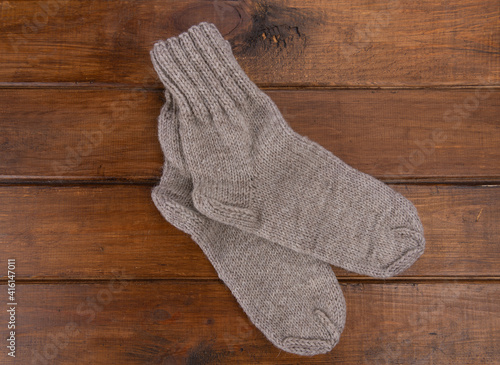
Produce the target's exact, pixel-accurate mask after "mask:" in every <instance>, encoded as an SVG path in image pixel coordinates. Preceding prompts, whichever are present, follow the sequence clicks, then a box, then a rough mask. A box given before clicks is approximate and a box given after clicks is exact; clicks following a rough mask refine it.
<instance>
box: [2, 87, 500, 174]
mask: <svg viewBox="0 0 500 365" xmlns="http://www.w3.org/2000/svg"><path fill="white" fill-rule="evenodd" d="M268 94H269V95H270V96H271V97H272V99H273V100H274V101H275V102H276V103H277V105H278V107H279V108H280V110H281V111H282V113H283V115H284V117H285V118H286V119H287V120H288V122H289V123H290V125H291V126H292V128H293V129H295V130H296V131H297V132H298V133H300V134H303V135H306V136H308V137H309V138H311V139H312V140H314V141H316V142H318V143H320V144H321V145H323V146H324V147H325V148H326V149H328V150H329V151H331V152H333V153H334V154H335V155H337V156H338V157H340V158H341V159H343V160H344V161H345V162H346V163H348V164H350V165H352V166H354V167H355V168H358V169H359V170H361V171H363V172H366V173H368V174H371V175H374V176H376V177H378V178H381V179H383V180H385V181H395V180H397V181H402V180H415V179H418V180H419V181H433V182H435V181H461V182H463V181H476V182H478V181H488V182H491V181H500V163H499V162H500V121H499V118H498V110H499V106H500V91H498V90H492V89H464V90H447V91H445V90H433V91H429V90H399V91H388V90H385V91H383V90H378V91H374V90H372V91H370V90H335V91H332V90H330V91H268ZM162 95H163V94H162V93H161V92H155V91H151V90H149V91H148V90H135V91H122V90H99V91H82V90H50V89H45V90H39V89H35V90H29V89H16V90H7V89H4V90H0V110H2V113H1V115H0V126H1V131H2V133H1V134H0V146H1V148H0V179H1V180H7V181H13V180H21V181H29V180H44V179H50V180H54V179H57V180H89V181H126V182H144V181H146V182H153V181H157V180H158V179H159V176H160V173H161V166H162V161H163V155H162V153H161V150H160V146H159V143H158V139H157V135H156V129H157V126H156V123H157V122H156V118H157V116H158V114H159V112H160V109H161V106H162V103H163V99H162Z"/></svg>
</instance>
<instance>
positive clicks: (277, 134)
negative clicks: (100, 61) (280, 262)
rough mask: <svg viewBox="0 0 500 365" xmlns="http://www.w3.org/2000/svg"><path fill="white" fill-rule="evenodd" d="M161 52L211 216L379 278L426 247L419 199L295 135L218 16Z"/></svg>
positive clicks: (197, 185) (159, 62) (197, 192)
mask: <svg viewBox="0 0 500 365" xmlns="http://www.w3.org/2000/svg"><path fill="white" fill-rule="evenodd" d="M152 55H153V58H154V59H155V60H156V61H155V62H156V67H157V72H158V74H159V75H160V77H161V78H162V80H163V82H164V84H165V85H166V87H167V89H168V90H169V91H170V92H171V93H172V97H173V98H174V99H175V100H176V101H177V102H178V105H179V116H180V126H179V130H180V138H181V140H182V148H183V151H184V155H185V159H186V163H187V168H188V170H189V173H190V175H191V177H192V179H193V184H194V188H193V193H192V197H193V202H194V205H195V207H196V209H197V210H198V211H200V212H201V213H202V214H204V215H206V216H208V217H210V218H212V219H215V220H217V221H219V222H222V223H225V224H228V225H231V226H234V227H237V228H239V229H241V230H244V231H246V232H248V233H251V234H253V235H256V236H259V237H262V238H264V239H266V240H269V241H272V242H275V243H278V244H280V245H282V246H285V247H287V248H290V249H293V250H295V251H297V252H300V253H303V254H307V255H310V256H312V257H315V258H318V259H320V260H322V261H325V262H328V263H331V264H333V265H336V266H340V267H342V268H344V269H347V270H350V271H354V272H357V273H360V274H365V275H370V276H374V277H382V278H384V277H389V276H393V275H396V274H398V273H400V272H402V271H403V270H405V269H406V268H408V267H409V266H410V265H412V264H413V262H415V261H416V260H417V258H418V257H419V256H420V255H421V254H422V253H423V251H424V246H425V240H424V236H423V228H422V224H421V222H420V220H419V218H418V214H417V211H416V209H415V207H414V206H413V205H412V204H411V203H410V202H409V201H408V200H407V199H405V198H404V197H403V196H402V195H401V194H399V193H397V192H395V191H394V190H392V189H391V188H389V187H388V186H387V185H385V184H383V183H382V182H380V181H378V180H376V179H375V178H373V177H371V176H368V175H366V174H364V173H362V172H360V171H357V170H355V169H354V168H352V167H350V166H348V165H347V164H345V163H344V162H343V161H341V160H340V159H339V158H337V157H336V156H334V155H333V154H332V153H330V152H329V151H327V150H325V149H324V148H323V147H321V146H320V145H319V144H317V143H315V142H313V141H311V140H309V139H307V138H306V137H303V136H300V135H298V134H297V133H295V132H294V131H293V130H292V129H291V128H290V126H289V125H288V124H287V122H286V121H285V120H284V119H283V117H282V115H281V113H280V112H279V110H278V108H277V107H276V105H275V104H274V102H273V101H272V100H271V99H270V98H269V97H268V96H267V95H266V94H265V93H264V92H262V91H261V90H259V88H258V87H257V86H256V85H255V84H254V83H253V82H252V81H251V80H250V79H249V78H248V77H247V75H246V74H245V72H244V71H243V70H242V69H241V67H240V66H239V65H238V63H237V61H236V59H235V58H234V56H233V54H232V51H231V46H230V44H229V42H227V41H225V40H224V38H223V37H222V36H221V34H220V33H219V32H218V30H217V28H216V27H215V26H214V25H213V24H209V23H201V24H199V25H198V26H193V27H191V28H190V29H189V30H188V31H187V32H185V33H182V34H181V35H179V36H178V37H174V38H170V39H167V40H166V41H160V42H158V43H156V44H155V47H154V50H153V52H152Z"/></svg>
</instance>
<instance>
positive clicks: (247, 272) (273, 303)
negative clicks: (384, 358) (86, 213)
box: [152, 92, 346, 355]
mask: <svg viewBox="0 0 500 365" xmlns="http://www.w3.org/2000/svg"><path fill="white" fill-rule="evenodd" d="M166 97H167V102H166V103H165V105H164V106H163V108H162V111H161V114H160V117H159V124H158V126H159V128H158V135H159V140H160V143H161V146H162V149H163V153H164V155H165V163H164V167H163V174H162V177H161V180H160V183H159V184H158V185H157V186H156V187H155V188H154V189H153V192H152V198H153V201H154V203H155V205H156V206H157V208H158V209H159V211H160V212H161V213H162V215H163V216H164V217H165V219H166V220H167V221H169V222H170V223H171V224H173V225H174V226H175V227H177V228H179V229H181V230H183V231H184V232H186V233H188V234H190V235H191V237H192V238H193V240H194V241H196V243H197V244H198V245H199V246H200V247H201V249H202V250H203V252H204V253H205V255H206V256H207V257H208V259H209V260H210V262H211V263H212V265H213V266H214V268H215V270H216V271H217V273H218V275H219V277H220V278H221V279H222V280H223V281H224V283H225V284H226V285H227V287H228V288H229V289H230V290H231V292H232V293H233V295H234V296H235V298H236V300H237V301H238V303H239V304H240V305H241V307H242V308H243V310H244V311H245V313H246V314H247V315H248V317H249V318H250V320H251V321H252V322H253V323H254V324H255V326H256V327H257V328H259V329H260V330H261V331H262V333H263V334H264V335H265V336H266V337H267V338H268V339H269V340H270V341H271V342H272V343H273V344H274V345H275V346H277V347H278V348H280V349H282V350H284V351H287V352H291V353H295V354H299V355H315V354H321V353H326V352H328V351H330V350H331V349H332V348H333V347H334V346H335V345H336V344H337V342H338V341H339V337H340V334H341V332H342V330H343V328H344V324H345V315H346V312H345V311H346V309H345V300H344V297H343V295H342V291H341V289H340V286H339V283H338V282H337V279H336V277H335V275H334V273H333V271H332V269H331V267H330V266H329V265H327V264H326V263H323V262H321V261H319V260H316V259H314V258H312V257H308V256H305V255H301V254H298V253H296V252H294V251H292V250H289V249H287V248H285V247H282V246H280V245H277V244H274V243H272V242H268V241H266V240H265V239H263V238H260V237H258V236H255V235H252V234H249V233H246V232H244V231H242V230H239V229H237V228H234V227H231V226H228V225H225V224H222V223H219V222H217V221H214V220H211V219H209V218H207V217H205V216H203V215H202V214H200V213H199V212H198V211H197V210H196V209H195V207H194V205H193V202H192V198H191V194H192V189H193V183H192V180H191V177H190V175H189V172H188V171H187V170H186V169H185V166H186V164H185V161H184V158H183V156H182V148H181V145H180V137H179V118H178V115H179V109H178V108H177V107H176V105H175V101H174V100H172V99H171V98H170V95H169V93H168V92H167V93H166Z"/></svg>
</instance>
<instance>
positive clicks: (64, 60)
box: [0, 0, 500, 87]
mask: <svg viewBox="0 0 500 365" xmlns="http://www.w3.org/2000/svg"><path fill="white" fill-rule="evenodd" d="M41 3H42V5H40V1H37V0H25V1H9V2H7V1H4V2H2V4H3V5H2V18H1V19H2V20H1V27H2V28H3V29H2V30H3V32H2V33H3V35H4V36H3V37H2V42H1V43H0V63H1V64H2V67H1V68H0V82H2V83H4V84H6V85H9V84H10V83H19V82H31V83H40V82H43V83H54V82H58V83H60V82H65V83H69V84H70V85H75V84H76V83H78V84H81V83H84V84H95V85H99V84H110V85H117V84H118V85H119V84H129V85H130V84H133V85H155V86H159V84H158V81H157V78H156V76H155V74H154V71H153V70H152V66H151V63H150V60H149V50H150V48H151V47H152V45H153V43H154V42H155V41H157V40H158V39H162V38H168V37H171V36H175V35H177V34H179V32H182V31H185V30H187V29H188V28H189V26H191V25H194V24H197V23H198V22H200V21H202V20H205V21H212V22H214V23H215V24H216V25H217V26H219V28H220V29H221V32H222V34H223V35H225V36H227V38H228V39H229V40H230V41H231V42H232V44H233V46H234V47H235V54H236V56H237V58H238V60H239V61H240V62H241V64H242V66H243V67H244V69H245V70H246V71H247V72H248V74H249V76H250V77H251V78H252V79H253V80H255V81H256V82H257V83H259V84H260V85H261V86H265V85H267V86H336V87H345V86H426V85H433V86H435V85H497V84H498V81H499V80H500V65H499V63H498V57H499V52H500V49H499V43H500V32H499V31H498V19H499V17H500V7H499V6H498V1H497V0H483V1H476V0H456V1H454V2H453V3H442V2H436V1H432V0H423V1H418V2H403V1H400V0H390V1H384V2H382V1H380V2H373V1H365V0H356V1H351V0H339V1H322V2H318V1H315V0H306V1H305V0H293V1H282V0H273V1H269V0H268V1H253V0H246V1H222V0H215V1H194V0H182V1H164V0H150V1H120V0H111V1H95V0H94V1H75V0H58V1H57V2H55V1H51V2H49V4H50V5H51V6H48V5H47V1H42V2H41ZM43 4H45V6H43Z"/></svg>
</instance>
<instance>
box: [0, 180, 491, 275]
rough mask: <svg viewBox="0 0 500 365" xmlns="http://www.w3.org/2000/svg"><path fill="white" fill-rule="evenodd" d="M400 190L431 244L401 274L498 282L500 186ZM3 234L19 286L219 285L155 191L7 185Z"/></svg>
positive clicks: (2, 252)
mask: <svg viewBox="0 0 500 365" xmlns="http://www.w3.org/2000/svg"><path fill="white" fill-rule="evenodd" d="M394 188H395V189H396V190H397V191H399V192H401V193H402V194H404V195H405V196H406V197H407V198H409V199H410V200H411V201H413V202H414V203H415V205H416V207H417V209H418V211H419V215H420V217H421V219H422V222H423V225H424V229H425V236H426V240H427V244H426V251H425V253H424V255H423V256H422V257H421V258H420V259H419V260H418V261H417V262H416V263H415V264H414V265H413V266H412V267H411V268H410V269H408V270H407V271H406V272H405V273H403V274H402V275H401V276H403V277H410V278H415V277H435V276H443V277H462V278H464V277H465V278H466V277H476V278H480V277H495V276H496V277H498V276H500V246H499V244H500V226H499V225H498V222H499V221H500V186H491V187H487V186H484V187H483V186H478V187H461V186H425V185H420V186H419V185H409V186H404V185H395V186H394ZM0 232H1V236H0V257H9V258H16V259H17V261H18V267H19V268H18V272H17V275H18V278H19V279H30V280H40V279H50V280H60V279H66V280H68V279H94V280H95V279H97V280H100V279H106V278H109V277H112V275H113V271H115V270H122V269H123V270H125V271H126V272H128V273H129V274H130V275H132V276H133V277H134V278H138V279H151V278H163V279H170V278H210V279H214V278H217V274H216V272H215V271H214V269H213V268H212V266H211V264H210V263H209V261H208V260H207V259H206V257H205V256H204V255H203V253H202V251H201V250H200V249H199V248H198V246H197V245H196V244H195V243H194V242H193V241H192V240H191V239H190V238H189V237H188V236H187V235H185V234H184V233H182V232H181V231H179V230H177V229H175V228H174V227H172V226H171V225H170V224H169V223H167V222H166V221H165V220H164V219H163V217H162V216H161V215H160V213H159V212H158V211H157V209H156V207H155V206H154V204H153V202H152V200H151V197H150V187H149V186H113V185H104V186H102V185H91V186H67V187H58V186H11V187H8V186H4V187H2V188H1V189H0ZM335 271H336V273H337V274H338V275H339V277H340V278H352V277H358V278H359V276H356V275H354V274H353V273H349V272H346V271H343V270H340V269H335Z"/></svg>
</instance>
